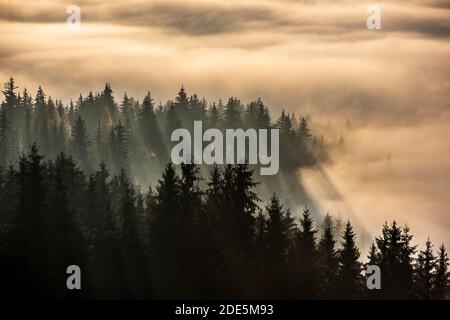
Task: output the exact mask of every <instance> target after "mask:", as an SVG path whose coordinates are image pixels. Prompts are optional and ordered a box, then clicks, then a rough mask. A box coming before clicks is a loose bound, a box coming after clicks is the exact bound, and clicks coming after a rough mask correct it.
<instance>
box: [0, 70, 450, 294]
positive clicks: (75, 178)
mask: <svg viewBox="0 0 450 320" xmlns="http://www.w3.org/2000/svg"><path fill="white" fill-rule="evenodd" d="M4 95H5V99H4V102H3V103H2V109H1V121H0V129H1V130H0V138H1V140H0V147H1V162H2V168H3V169H2V170H1V174H0V210H1V211H0V256H1V260H0V272H1V273H2V274H3V275H7V277H5V279H4V281H3V282H2V288H3V290H5V291H6V292H7V293H8V294H9V295H10V296H12V297H19V296H36V297H48V298H192V299H197V298H294V299H304V298H306V299H308V298H325V299H328V298H420V299H429V298H437V299H441V298H445V297H447V295H448V284H449V281H448V280H449V274H448V270H447V268H448V258H447V253H446V250H445V248H444V246H441V247H439V250H438V252H437V256H435V255H434V254H433V251H432V245H431V242H427V244H426V248H425V250H423V251H418V250H417V248H416V247H415V246H413V245H411V240H412V236H411V234H410V231H409V229H408V228H407V227H406V226H405V227H401V226H398V225H397V224H396V223H395V222H393V223H391V224H386V225H384V226H383V227H382V231H381V235H380V236H379V237H377V238H376V239H375V240H374V244H373V246H372V247H371V249H370V252H369V253H368V264H376V265H378V266H380V268H381V272H382V289H381V290H368V289H367V288H366V284H365V278H364V273H363V270H364V264H363V263H362V261H363V259H362V257H361V253H360V251H359V249H358V248H357V246H356V243H355V240H356V235H355V233H354V231H353V228H352V225H351V224H350V222H348V223H346V224H345V225H342V224H339V223H335V222H334V221H333V219H331V217H329V216H327V217H325V220H324V221H323V222H320V223H316V224H314V222H313V219H312V216H311V213H310V210H309V209H308V208H306V207H305V209H304V210H303V212H301V213H298V214H299V215H300V219H295V218H294V215H295V212H291V210H289V209H287V206H286V203H285V201H280V199H279V197H277V196H276V195H274V194H272V193H273V191H275V190H277V193H278V194H279V195H281V196H283V198H288V199H289V198H290V197H291V195H292V191H291V193H289V192H287V189H289V188H292V183H293V182H292V181H294V179H293V178H292V176H293V173H294V172H295V171H296V170H298V168H300V167H302V166H312V165H316V164H318V163H320V162H321V161H327V156H326V155H327V148H329V147H330V146H329V145H327V144H326V143H325V142H324V139H320V138H319V139H318V138H314V136H313V135H312V133H311V132H310V130H309V128H308V121H307V119H306V117H303V118H302V119H301V121H300V124H297V123H296V121H295V118H294V117H293V116H292V115H286V114H284V113H282V114H281V116H280V117H279V118H278V120H277V121H275V122H274V123H272V121H271V120H270V117H269V113H268V109H267V107H265V106H264V104H263V103H262V101H261V100H257V101H256V102H252V103H250V104H249V105H248V106H246V107H243V106H242V105H241V104H240V102H239V100H237V99H236V98H230V100H229V101H228V103H227V104H226V105H222V104H221V103H220V102H219V103H217V104H214V103H213V104H212V105H210V106H207V104H206V102H205V101H202V100H200V99H199V98H198V97H197V96H195V95H194V96H191V97H189V98H188V97H187V95H186V93H185V91H184V89H183V88H182V89H181V90H180V92H179V93H178V96H177V97H176V99H175V101H173V102H172V101H169V102H168V103H167V104H166V105H164V106H162V105H159V106H158V107H155V106H154V105H153V101H152V98H151V96H150V94H148V95H147V96H146V97H145V98H144V101H143V103H142V104H141V103H139V102H137V101H135V100H134V99H132V98H129V97H127V96H126V95H125V96H124V98H123V101H122V103H121V104H120V107H119V106H118V105H117V104H116V103H115V100H114V98H113V95H112V90H111V87H110V86H109V85H106V86H105V89H104V90H103V91H102V92H101V93H99V94H96V95H94V94H89V95H88V96H87V97H86V98H82V97H80V99H79V100H78V102H76V103H71V104H70V105H69V107H68V108H65V107H64V106H63V105H62V103H61V102H60V101H56V100H55V101H53V100H52V99H51V98H46V96H45V94H44V92H43V90H42V89H41V88H40V89H39V90H38V92H37V93H36V96H35V98H34V99H32V97H31V96H30V95H29V93H28V92H26V91H24V92H23V93H22V94H20V95H19V94H17V93H16V86H15V84H14V81H13V79H12V78H11V79H10V80H9V81H8V82H7V83H6V84H5V86H4ZM193 120H203V121H204V123H209V126H210V127H218V128H229V127H232V128H236V127H243V128H246V127H253V128H271V127H276V128H279V129H280V171H281V172H280V175H278V176H277V179H273V180H270V181H269V180H267V177H264V176H257V175H254V174H253V170H252V169H253V168H251V167H249V166H247V165H234V166H233V165H225V166H220V167H218V166H201V167H198V166H195V165H192V164H181V165H180V166H174V165H172V164H171V163H170V162H168V160H169V155H170V146H169V144H168V143H167V142H166V141H170V139H169V137H170V135H169V133H170V132H172V131H173V129H174V128H180V127H182V126H183V123H185V125H186V128H189V129H191V128H190V127H189V125H192V123H193ZM250 124H251V125H250ZM166 137H167V139H166ZM27 145H30V147H29V148H26V147H25V146H27ZM44 155H45V156H44ZM167 163H168V164H167ZM289 176H291V177H290V178H289ZM201 177H204V179H201ZM289 179H290V180H289ZM149 181H153V183H151V184H150V183H149ZM257 182H260V183H259V185H262V184H266V185H270V187H268V188H267V189H266V192H259V193H258V192H257V191H258V186H259V185H258V183H257ZM151 186H153V187H151ZM294 191H298V190H294ZM269 192H270V194H272V195H271V196H270V199H269V196H266V194H267V193H269ZM286 195H287V196H286ZM299 197H300V196H299ZM262 199H266V200H267V199H269V200H268V201H267V202H264V201H263V200H262ZM319 230H320V231H319ZM69 265H78V266H80V268H81V270H82V290H80V291H77V290H75V291H69V290H67V288H66V286H65V283H66V276H67V275H66V273H65V271H66V268H67V266H69Z"/></svg>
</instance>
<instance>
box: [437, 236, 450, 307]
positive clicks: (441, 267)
mask: <svg viewBox="0 0 450 320" xmlns="http://www.w3.org/2000/svg"><path fill="white" fill-rule="evenodd" d="M448 260H449V259H448V256H447V251H446V249H445V246H444V244H441V246H440V247H439V253H438V257H437V261H436V272H435V275H434V279H433V280H434V283H433V298H434V299H448V296H449V291H450V290H449V289H450V273H449V271H448Z"/></svg>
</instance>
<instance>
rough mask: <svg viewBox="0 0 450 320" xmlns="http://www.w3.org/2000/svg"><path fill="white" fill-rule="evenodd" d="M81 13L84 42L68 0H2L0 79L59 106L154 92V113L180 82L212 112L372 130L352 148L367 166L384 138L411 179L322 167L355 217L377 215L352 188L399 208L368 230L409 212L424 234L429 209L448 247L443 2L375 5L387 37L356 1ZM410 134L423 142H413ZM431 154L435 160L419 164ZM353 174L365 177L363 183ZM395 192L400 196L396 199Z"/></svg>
mask: <svg viewBox="0 0 450 320" xmlns="http://www.w3.org/2000/svg"><path fill="white" fill-rule="evenodd" d="M75 3H76V4H77V5H79V6H80V8H81V30H69V29H68V28H67V27H66V24H65V22H66V19H67V17H68V14H67V13H66V9H67V6H68V5H69V4H73V1H70V2H69V1H57V0H15V1H10V0H9V1H6V0H0V79H3V81H5V80H6V79H7V78H8V77H9V76H10V75H13V76H15V77H16V79H17V82H18V84H19V85H20V86H21V88H23V87H28V88H29V89H30V90H31V91H35V90H36V88H37V86H38V85H42V86H43V87H44V89H45V90H46V92H48V93H50V94H52V95H54V96H55V97H57V98H63V99H64V101H66V102H67V101H69V99H70V98H76V97H77V96H78V94H79V93H80V92H82V93H86V92H87V91H88V90H91V89H97V90H100V89H101V88H102V87H103V85H104V83H105V82H107V81H108V82H111V84H112V86H113V89H114V90H115V93H116V96H117V98H118V99H120V96H121V95H122V94H123V92H124V91H127V93H128V94H131V95H133V96H136V97H139V98H141V97H142V96H143V95H144V94H145V93H146V92H147V90H151V92H152V94H153V96H154V97H155V98H156V100H157V101H165V100H167V99H169V98H173V96H174V95H175V94H176V92H177V90H178V88H179V87H180V86H181V85H182V84H184V86H185V87H186V88H187V89H188V92H189V93H194V92H196V93H198V94H199V95H201V96H205V97H206V98H207V99H208V100H217V99H224V100H225V99H227V98H228V97H229V96H232V95H233V96H238V97H240V98H241V100H242V101H244V102H247V101H249V100H250V99H255V98H257V97H262V99H263V100H264V101H265V102H266V103H267V104H269V105H270V106H271V108H272V109H271V110H273V112H274V113H275V112H278V111H280V110H281V109H283V108H284V109H287V110H288V111H290V112H294V111H295V112H296V114H297V115H298V114H305V113H308V114H310V115H312V116H313V118H314V119H321V120H323V121H328V120H331V121H334V122H339V121H344V120H345V119H346V118H347V117H350V118H351V119H352V120H353V121H354V122H355V123H357V124H360V125H365V126H366V127H365V128H367V129H364V130H368V131H367V132H366V131H364V132H363V133H364V134H363V133H361V132H358V134H355V136H354V137H353V139H354V143H355V144H356V145H358V146H360V147H361V148H364V149H360V150H361V151H360V152H361V154H364V155H372V154H374V153H376V151H377V150H379V148H380V147H379V146H383V145H384V144H385V142H384V141H385V140H392V141H395V142H396V144H395V146H394V145H392V146H390V148H391V149H392V150H391V151H392V155H393V156H392V157H393V159H392V161H393V163H398V164H399V166H400V164H401V167H403V168H408V170H409V171H408V170H406V169H405V170H404V171H403V173H402V174H401V175H399V180H398V181H397V182H395V183H393V182H392V181H387V180H386V179H385V178H383V177H382V176H380V175H378V173H379V168H378V167H377V165H376V164H374V162H373V161H372V160H370V159H371V158H370V157H369V158H370V159H365V160H364V161H361V162H360V163H358V164H355V163H354V162H352V160H349V159H341V161H342V162H338V165H337V167H334V168H327V170H330V171H329V175H330V178H332V179H333V182H334V183H335V184H336V185H337V186H339V187H340V188H341V189H342V190H341V192H342V193H344V194H346V195H347V196H348V201H349V203H350V205H351V206H352V207H353V209H354V211H357V212H364V208H365V207H373V204H374V203H376V200H375V198H373V197H364V196H363V195H361V194H359V193H357V192H356V191H355V190H364V188H365V187H366V188H367V190H369V191H368V192H372V194H374V195H376V194H378V192H379V191H380V190H383V188H385V190H388V192H385V193H383V195H382V198H383V199H384V201H383V203H385V204H389V203H393V202H395V205H393V206H392V208H395V209H392V210H390V209H388V208H387V207H386V208H380V210H383V211H384V212H385V213H386V214H385V215H383V214H381V213H380V214H379V215H376V213H375V212H373V214H374V215H375V216H376V217H378V218H377V219H372V220H373V225H374V226H376V227H377V228H378V226H379V225H378V224H379V222H380V221H379V220H380V219H381V218H382V217H383V218H384V217H388V216H391V217H394V216H395V212H405V211H407V210H408V211H410V212H413V214H411V216H410V217H411V219H410V220H412V221H414V223H416V224H417V225H420V224H421V223H423V217H424V216H420V214H419V212H418V211H417V210H418V209H417V208H421V209H423V210H424V211H427V210H428V211H433V216H434V220H433V222H432V223H430V224H429V225H430V227H431V228H434V229H433V230H435V232H436V234H439V237H440V239H441V240H444V241H449V240H450V239H448V237H447V238H446V236H445V233H446V231H447V233H448V229H449V228H450V218H448V217H449V215H448V205H447V204H446V203H447V202H448V194H446V193H445V192H442V190H449V188H450V185H449V182H448V181H449V179H448V174H446V172H448V170H447V168H445V167H443V166H441V165H440V163H441V162H442V161H447V160H446V159H448V156H450V150H449V149H448V144H447V143H446V142H445V141H446V140H445V139H439V138H438V137H441V136H444V137H445V136H448V135H449V134H450V130H449V126H448V121H449V120H450V111H449V110H450V108H449V107H450V105H449V101H450V99H449V98H450V97H449V95H450V81H449V80H450V73H449V71H450V60H449V59H448V57H449V56H450V42H449V38H450V1H448V0H431V1H430V0H415V1H410V0H408V1H406V0H404V1H402V0H391V1H378V2H377V3H378V4H379V5H380V8H381V14H382V16H381V22H382V29H381V30H368V29H367V28H366V20H367V18H368V13H367V12H366V9H367V6H368V5H369V4H370V3H369V2H368V3H364V2H361V1H356V0H355V1H353V0H332V1H331V0H315V1H314V0H303V1H302V0H296V1H295V0H290V1H289V0H284V1H280V0H277V1H275V0H246V1H244V0H208V1H206V0H203V1H201V0H164V1H162V0H161V1H155V0H145V1H144V0H129V1H119V0H113V1H111V0H109V1H106V0H77V1H75ZM436 128H439V131H438V132H439V134H438V135H437V134H436V132H437V131H436ZM378 132H380V133H385V135H384V136H382V137H383V138H384V139H385V140H379V139H378V138H377V137H378V136H377V133H378ZM369 133H370V134H369ZM418 133H420V135H423V137H424V139H420V141H419V142H417V134H418ZM427 136H429V137H430V138H429V139H430V140H427V139H426V137H427ZM374 138H376V139H375V140H374ZM373 141H375V143H373ZM427 143H432V144H433V146H434V147H433V149H432V150H431V151H430V150H428V149H427V147H426V145H427ZM405 146H406V148H405ZM413 150H415V151H418V153H414V154H413V155H411V152H413ZM384 151H386V150H383V152H384ZM427 152H430V157H433V159H434V160H433V161H431V160H430V159H428V160H427V159H425V157H426V156H425V155H423V156H422V154H426V153H427ZM444 158H446V159H444ZM405 159H406V160H405ZM424 159H425V160H424ZM353 160H354V159H353ZM447 162H448V161H447ZM406 164H409V165H408V166H406ZM339 165H340V166H339ZM360 165H361V167H360ZM342 168H344V169H345V168H347V169H348V170H347V171H346V170H344V169H342ZM359 168H363V169H361V170H362V171H367V173H368V174H369V176H370V178H369V179H365V180H361V179H359V173H358V172H359V171H358V170H359ZM418 168H420V170H419V169H418ZM350 169H351V170H350ZM342 170H344V171H342ZM342 172H349V175H348V176H346V175H345V174H344V175H343V174H342ZM424 177H433V178H432V179H433V180H432V182H430V180H429V179H425V178H424ZM421 182H423V185H422V187H418V184H420V183H421ZM397 188H401V189H402V190H406V191H405V194H403V195H402V196H401V197H400V196H398V194H396V190H397ZM355 195H359V196H358V197H355ZM365 199H366V200H365ZM419 199H420V203H421V205H419ZM408 200H410V204H407V203H408ZM371 214H372V211H371V213H370V215H369V216H371ZM424 215H425V213H424ZM403 217H404V218H405V220H408V217H409V216H407V215H406V214H405V215H404V216H403ZM366 220H367V221H371V219H370V218H367V217H366ZM440 221H443V222H442V223H441V222H440ZM412 227H414V226H412ZM430 232H431V231H430ZM424 236H425V235H424V234H421V235H420V237H421V238H424Z"/></svg>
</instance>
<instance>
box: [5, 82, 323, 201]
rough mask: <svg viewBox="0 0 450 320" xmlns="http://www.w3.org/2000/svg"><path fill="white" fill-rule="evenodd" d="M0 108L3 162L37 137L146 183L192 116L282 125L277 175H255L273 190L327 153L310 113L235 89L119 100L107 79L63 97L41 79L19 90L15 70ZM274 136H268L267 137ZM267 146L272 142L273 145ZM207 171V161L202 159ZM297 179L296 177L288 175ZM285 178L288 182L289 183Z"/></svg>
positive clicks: (48, 150)
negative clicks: (223, 94) (217, 94)
mask: <svg viewBox="0 0 450 320" xmlns="http://www.w3.org/2000/svg"><path fill="white" fill-rule="evenodd" d="M2 92H3V95H4V100H3V102H2V104H1V108H0V153H1V155H2V156H1V157H0V165H1V166H2V167H4V168H7V167H8V166H9V165H16V164H17V162H18V159H19V157H20V155H21V153H22V152H27V150H28V148H29V147H30V146H31V145H32V144H33V143H36V144H37V145H38V146H39V150H40V152H41V153H42V154H43V155H45V156H46V157H47V158H49V159H54V158H55V157H56V156H57V155H58V154H59V153H60V152H66V153H69V154H71V155H72V156H73V159H74V160H75V162H76V164H77V165H78V166H79V167H80V168H81V169H82V170H83V171H85V172H90V171H91V170H94V169H96V168H97V167H98V165H99V164H100V163H102V162H104V163H105V164H106V165H107V166H108V168H109V170H110V171H111V173H114V174H118V173H120V171H121V170H122V169H124V170H125V171H126V172H127V173H128V174H129V175H130V176H131V177H132V178H133V179H135V180H137V181H138V182H139V183H140V184H141V185H147V184H148V183H149V181H156V180H157V178H158V176H159V174H160V173H161V171H162V170H163V169H164V166H165V164H166V163H167V162H168V161H169V160H170V152H171V149H172V147H173V145H174V144H175V143H172V142H170V135H171V133H172V131H173V130H174V129H177V128H181V127H182V128H187V129H189V130H191V132H192V130H193V122H194V120H201V121H202V122H203V128H204V130H206V129H208V128H219V129H220V130H224V129H226V128H233V129H235V128H243V129H248V128H254V129H270V128H279V129H280V149H281V150H282V152H280V171H281V172H280V175H282V176H283V181H288V183H284V184H282V183H280V182H279V180H278V179H275V178H274V177H265V176H262V177H258V180H260V181H262V182H268V183H267V184H266V185H267V186H270V189H271V190H269V192H268V193H267V194H265V196H268V195H269V194H270V193H271V192H273V191H275V190H282V189H285V192H286V193H288V192H291V191H292V190H293V189H294V188H293V187H292V185H293V184H295V183H296V181H295V179H293V178H292V177H293V174H292V173H293V172H294V171H296V170H297V169H298V168H300V167H302V166H310V165H315V164H317V163H318V162H320V161H325V160H326V159H327V146H328V145H329V143H328V144H327V143H325V140H324V138H323V136H320V137H319V136H316V135H313V134H312V132H311V130H310V125H309V122H308V116H307V115H304V116H302V117H300V118H296V117H295V115H293V114H287V113H285V112H284V111H283V112H282V113H281V115H280V116H279V117H278V118H276V119H273V120H272V119H271V117H270V115H269V109H268V107H267V106H266V105H265V104H264V103H263V101H262V100H261V99H257V100H256V101H253V102H250V103H249V104H247V105H246V106H244V105H243V104H242V103H241V102H240V100H239V99H237V98H234V97H231V98H230V99H229V100H228V102H227V103H222V101H219V102H218V103H210V104H208V102H207V101H206V100H205V99H201V98H200V97H198V96H197V95H196V94H194V95H192V96H189V95H188V94H187V93H186V91H185V89H184V88H183V87H182V88H181V89H180V90H179V92H178V94H177V96H176V98H175V99H174V100H169V101H167V102H166V103H165V104H161V103H159V104H158V105H156V104H155V102H154V100H153V98H152V96H151V94H150V92H148V93H147V94H146V95H145V97H144V98H143V100H142V102H140V101H138V100H136V99H135V98H133V97H129V96H128V95H127V94H126V93H125V94H124V96H123V98H122V99H121V102H118V101H116V99H115V97H114V94H113V91H112V88H111V86H110V85H109V84H106V85H105V87H104V89H103V90H102V91H100V92H97V93H93V92H89V93H88V94H87V95H85V96H83V95H80V96H79V98H78V99H77V100H76V101H71V102H70V103H69V105H64V104H63V103H62V101H61V100H58V99H53V98H52V97H51V96H48V95H47V94H46V93H45V92H44V90H43V89H42V87H39V89H38V90H37V92H36V93H35V95H34V97H32V95H31V94H30V92H28V90H27V89H24V90H23V91H22V92H19V90H18V87H17V85H16V84H15V81H14V79H13V78H12V77H11V78H10V79H9V80H8V81H7V82H6V83H5V84H4V86H3V90H2ZM269 142H270V141H269ZM269 150H270V148H269ZM200 171H201V173H202V174H203V175H206V174H207V172H208V168H207V166H202V167H200ZM291 180H292V181H291ZM286 186H288V187H286Z"/></svg>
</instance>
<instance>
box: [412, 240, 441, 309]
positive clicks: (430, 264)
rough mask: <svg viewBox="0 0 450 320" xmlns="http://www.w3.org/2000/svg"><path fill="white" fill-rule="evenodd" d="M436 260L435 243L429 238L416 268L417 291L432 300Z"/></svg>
mask: <svg viewBox="0 0 450 320" xmlns="http://www.w3.org/2000/svg"><path fill="white" fill-rule="evenodd" d="M435 260H436V257H435V256H434V254H433V245H432V244H431V241H430V239H428V240H427V242H426V243H425V250H422V251H420V252H419V255H418V257H417V263H416V268H415V284H416V290H417V291H416V292H417V295H418V296H419V297H420V299H425V300H430V299H431V298H432V293H433V291H434V288H433V280H434V279H433V275H434V270H435V266H436V262H435Z"/></svg>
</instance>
